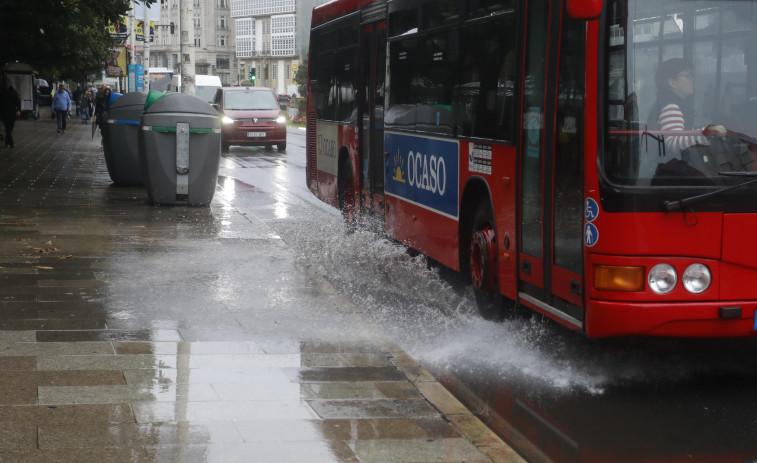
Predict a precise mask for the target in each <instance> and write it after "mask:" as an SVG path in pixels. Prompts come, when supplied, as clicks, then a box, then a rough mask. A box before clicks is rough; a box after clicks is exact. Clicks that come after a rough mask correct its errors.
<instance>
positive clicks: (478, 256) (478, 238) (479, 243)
mask: <svg viewBox="0 0 757 463" xmlns="http://www.w3.org/2000/svg"><path fill="white" fill-rule="evenodd" d="M471 223H472V227H471V233H470V251H469V261H468V275H469V277H470V280H471V285H472V286H473V294H474V295H475V298H476V305H477V306H478V310H479V312H480V313H481V315H482V316H483V317H484V318H486V319H487V320H499V319H501V318H502V317H503V315H504V313H503V310H502V309H503V304H504V299H503V297H502V294H501V293H500V292H499V286H498V284H497V281H498V280H497V273H498V263H497V234H496V233H495V231H494V225H493V223H494V220H493V218H492V214H491V208H490V206H489V204H488V203H487V202H481V203H479V205H478V207H477V208H476V212H475V214H474V215H473V221H472V222H471Z"/></svg>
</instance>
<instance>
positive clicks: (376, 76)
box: [358, 21, 386, 211]
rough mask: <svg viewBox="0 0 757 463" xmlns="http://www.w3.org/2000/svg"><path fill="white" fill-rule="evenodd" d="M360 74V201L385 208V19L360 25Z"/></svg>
mask: <svg viewBox="0 0 757 463" xmlns="http://www.w3.org/2000/svg"><path fill="white" fill-rule="evenodd" d="M362 34H363V37H362V59H363V66H362V70H363V75H362V82H361V87H360V88H361V93H362V94H363V97H362V101H361V104H360V105H359V108H360V111H361V115H360V117H359V119H358V120H360V121H361V122H362V124H361V127H360V131H361V134H360V163H361V165H360V172H361V173H360V176H361V183H360V184H361V186H362V195H361V196H362V198H361V199H362V205H363V207H367V208H368V209H370V210H376V211H383V210H384V81H385V78H386V21H379V22H375V23H371V24H367V25H364V26H363V32H362Z"/></svg>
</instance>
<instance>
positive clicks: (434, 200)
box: [384, 133, 460, 219]
mask: <svg viewBox="0 0 757 463" xmlns="http://www.w3.org/2000/svg"><path fill="white" fill-rule="evenodd" d="M384 147H385V150H386V151H387V152H388V153H389V156H388V157H386V158H385V161H384V162H385V166H384V167H385V172H386V173H387V175H386V181H385V189H386V193H387V194H389V195H392V196H396V197H399V198H403V199H406V200H408V201H410V202H413V203H415V204H418V205H420V206H424V207H426V208H428V209H432V210H434V211H437V212H439V213H442V214H444V215H447V216H449V217H452V218H455V219H456V218H457V215H458V205H457V197H458V183H459V177H460V176H459V173H460V167H459V165H458V159H459V157H458V142H457V141H450V140H440V139H436V138H423V137H418V136H413V135H405V134H398V133H386V134H385V136H384Z"/></svg>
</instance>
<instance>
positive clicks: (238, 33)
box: [231, 0, 300, 95]
mask: <svg viewBox="0 0 757 463" xmlns="http://www.w3.org/2000/svg"><path fill="white" fill-rule="evenodd" d="M295 7H296V2H295V0H231V17H232V18H233V20H234V29H235V40H236V58H237V60H238V68H237V71H238V79H239V81H240V82H251V77H252V76H253V75H254V77H255V80H254V85H256V86H259V87H271V88H273V89H274V91H276V93H278V94H287V95H291V94H292V93H295V92H296V84H295V83H294V73H295V71H296V70H297V66H298V65H299V61H300V57H299V55H298V54H297V53H296V47H295V37H296V30H297V29H296V28H297V21H296V15H295Z"/></svg>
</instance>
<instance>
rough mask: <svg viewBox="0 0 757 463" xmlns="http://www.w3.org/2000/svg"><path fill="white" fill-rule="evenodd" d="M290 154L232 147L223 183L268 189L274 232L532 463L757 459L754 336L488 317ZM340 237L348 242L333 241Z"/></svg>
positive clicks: (293, 146) (451, 280) (298, 138)
mask: <svg viewBox="0 0 757 463" xmlns="http://www.w3.org/2000/svg"><path fill="white" fill-rule="evenodd" d="M303 135H304V132H299V133H296V132H290V139H289V142H288V147H289V148H288V151H287V153H281V154H280V153H265V152H262V151H258V150H246V149H241V148H236V149H234V148H232V152H231V153H230V155H229V156H226V157H225V158H224V163H223V165H222V169H221V171H222V174H223V175H225V176H226V177H227V178H232V177H233V178H235V179H237V182H231V181H230V183H229V185H230V188H235V187H234V185H239V184H240V183H239V182H241V184H250V185H256V186H259V187H260V188H264V189H266V190H268V191H270V192H271V193H272V197H273V198H274V200H273V201H271V203H270V204H268V205H267V210H268V211H269V218H270V219H271V220H270V221H268V224H269V225H270V226H271V228H272V229H273V230H276V232H277V233H278V234H279V235H280V236H281V237H282V239H283V240H284V241H285V242H287V244H289V245H290V246H292V247H293V248H294V249H295V250H296V256H297V257H296V259H297V260H298V262H299V263H300V264H301V265H303V266H306V267H307V268H309V269H311V270H312V271H313V272H314V273H317V274H319V275H322V276H324V277H325V278H326V279H328V280H329V282H330V283H331V284H333V285H334V286H335V287H336V288H337V290H339V291H340V292H341V293H342V294H344V295H345V296H346V297H348V298H349V299H350V300H352V301H353V302H355V303H356V305H357V306H359V307H361V314H362V315H364V316H365V317H366V318H368V319H369V320H371V321H372V322H375V323H377V324H379V325H380V326H382V328H383V329H385V330H386V331H387V332H388V333H389V334H390V335H391V336H392V338H393V339H394V340H395V341H396V342H398V343H399V344H400V345H401V346H402V348H403V349H405V350H406V351H407V352H409V353H410V354H411V355H412V356H413V357H414V358H416V359H418V360H419V361H420V363H421V364H422V365H423V366H424V367H425V368H426V369H428V370H430V371H431V372H432V373H433V374H434V375H435V376H436V377H437V379H439V380H440V381H441V382H442V383H443V384H445V385H446V386H447V388H448V389H449V390H451V391H452V392H453V393H454V394H455V395H456V397H457V398H458V399H460V400H461V401H462V402H463V403H465V404H466V405H467V406H468V407H469V408H470V409H471V410H473V411H474V412H476V414H477V415H478V416H479V417H481V419H482V420H483V421H485V422H486V423H487V424H488V425H489V426H490V427H491V428H492V429H494V430H496V432H497V433H498V434H499V435H500V436H502V437H503V438H504V439H505V440H506V441H508V442H509V443H511V445H513V446H514V447H515V448H516V450H518V451H519V452H520V453H521V454H522V455H523V456H525V457H526V459H527V460H529V461H556V462H563V461H565V462H595V461H596V462H604V461H608V462H616V461H649V462H671V461H672V462H675V461H688V462H690V461H697V462H698V461H701V462H751V461H757V398H756V397H755V396H756V392H757V389H755V386H754V385H755V384H757V355H755V351H756V348H757V340H754V339H740V340H679V339H607V340H587V339H585V338H583V337H582V336H581V335H577V334H574V333H572V332H569V331H567V330H565V329H564V328H562V327H560V326H556V325H555V324H553V323H551V322H549V321H544V320H542V319H540V318H539V317H534V316H531V314H530V313H528V312H527V311H524V312H523V313H520V312H519V313H514V314H512V316H511V317H509V318H508V319H507V320H506V321H505V322H503V323H491V322H487V321H484V320H482V319H480V318H479V317H478V316H477V315H476V313H475V309H474V308H473V304H472V299H471V297H470V295H469V294H468V293H467V292H466V289H465V288H464V287H463V286H462V285H461V284H460V282H459V280H458V279H457V278H455V277H454V276H451V275H449V274H448V272H446V271H445V270H444V269H438V268H434V267H430V266H429V265H427V263H426V261H425V260H424V259H423V258H422V257H411V256H410V254H408V253H407V252H406V250H405V249H404V248H403V247H402V246H399V245H398V244H396V243H393V242H391V241H389V240H386V239H385V238H383V237H382V236H381V235H378V234H375V233H373V232H370V231H368V230H367V229H360V230H358V231H356V232H355V233H352V234H346V235H345V234H343V233H341V231H340V230H341V224H340V217H339V214H338V213H337V212H336V211H335V210H333V209H332V208H330V207H329V206H326V205H324V204H322V203H320V202H319V201H317V200H315V198H314V197H313V196H312V195H311V194H310V193H309V191H308V190H307V188H306V187H305V182H304V176H305V174H304V166H305V160H304V147H303V145H304V136H303ZM334 236H341V238H340V239H338V240H335V239H334Z"/></svg>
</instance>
